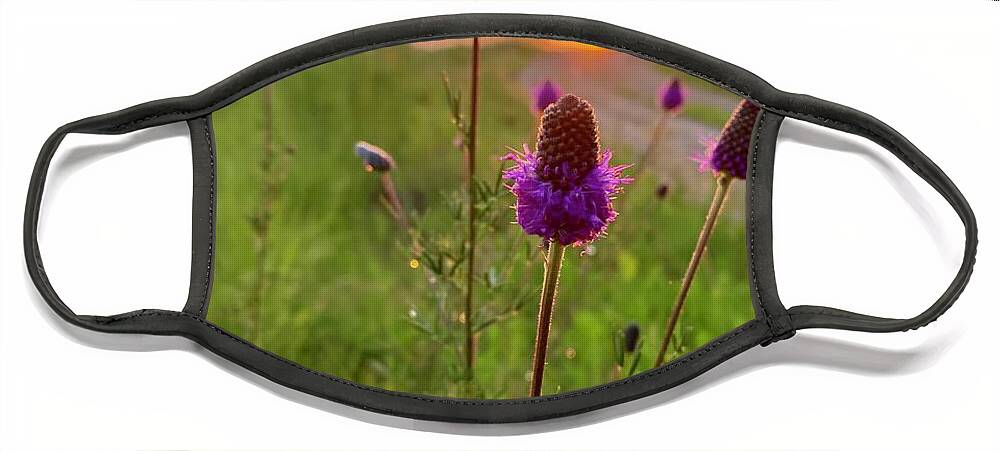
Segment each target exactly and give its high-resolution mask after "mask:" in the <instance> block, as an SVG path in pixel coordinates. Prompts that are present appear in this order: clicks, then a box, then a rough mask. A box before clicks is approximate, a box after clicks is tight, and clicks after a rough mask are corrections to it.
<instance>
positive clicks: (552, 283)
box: [531, 241, 566, 396]
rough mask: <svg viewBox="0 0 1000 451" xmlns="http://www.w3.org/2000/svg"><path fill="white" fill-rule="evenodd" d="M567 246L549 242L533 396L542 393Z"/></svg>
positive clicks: (533, 364) (536, 339) (540, 309)
mask: <svg viewBox="0 0 1000 451" xmlns="http://www.w3.org/2000/svg"><path fill="white" fill-rule="evenodd" d="M565 250H566V248H565V247H563V245H561V244H559V243H558V242H555V241H553V242H552V243H550V244H549V256H548V259H547V260H548V261H547V262H546V264H545V278H544V281H543V282H542V300H541V302H540V304H539V306H538V325H537V327H536V331H535V354H534V356H533V357H532V362H531V396H541V394H542V374H543V373H544V372H545V353H546V351H548V347H549V329H550V328H551V326H552V309H553V307H554V306H555V303H556V287H557V286H558V285H559V271H560V270H561V269H562V261H563V255H564V254H565Z"/></svg>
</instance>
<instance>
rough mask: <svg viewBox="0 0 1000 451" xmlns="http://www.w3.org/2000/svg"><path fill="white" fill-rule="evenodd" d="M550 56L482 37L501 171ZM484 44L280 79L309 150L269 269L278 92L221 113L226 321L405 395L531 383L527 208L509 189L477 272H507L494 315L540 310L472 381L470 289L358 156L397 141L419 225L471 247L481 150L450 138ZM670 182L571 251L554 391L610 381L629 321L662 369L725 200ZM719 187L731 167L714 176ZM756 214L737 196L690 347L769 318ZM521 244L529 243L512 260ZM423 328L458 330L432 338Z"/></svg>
mask: <svg viewBox="0 0 1000 451" xmlns="http://www.w3.org/2000/svg"><path fill="white" fill-rule="evenodd" d="M542 51H543V50H540V49H537V48H534V47H530V46H525V45H523V44H520V43H517V42H514V41H512V42H510V43H508V44H503V43H494V44H492V45H489V46H486V47H484V48H483V54H482V61H483V67H482V72H481V82H480V83H481V93H480V105H481V106H480V117H479V120H480V123H479V126H480V128H479V133H478V139H479V144H478V154H479V155H478V158H477V172H478V175H479V176H480V178H482V179H484V180H488V181H492V180H493V179H494V177H495V176H496V174H497V173H498V171H499V170H500V169H501V168H502V167H504V166H505V165H509V163H504V162H501V161H499V159H498V157H500V156H501V155H503V154H504V153H506V150H505V148H506V147H508V146H510V147H515V148H519V147H520V145H521V144H522V143H531V142H533V137H534V134H535V126H536V125H535V121H536V118H535V116H534V113H532V111H531V110H530V99H529V98H528V96H527V93H526V89H524V88H523V87H521V86H520V85H519V83H518V82H517V79H518V78H517V77H518V74H519V71H520V70H521V68H523V67H524V66H525V65H526V64H527V62H528V61H530V59H531V58H534V57H537V56H538V55H539V52H542ZM469 53H470V52H469V49H468V47H467V46H456V47H445V48H441V49H434V50H427V49H415V48H412V47H410V46H398V47H392V48H389V49H383V50H378V51H372V52H367V53H363V54H360V55H356V56H353V57H349V58H346V59H343V60H339V61H335V62H332V63H328V64H325V65H322V66H319V67H316V68H313V69H310V70H307V71H304V72H302V73H300V74H297V75H294V76H291V77H288V78H285V79H283V80H281V81H279V82H277V83H276V84H275V85H274V87H273V111H274V115H273V124H274V127H273V134H274V138H273V139H274V142H275V143H276V144H277V145H278V146H279V147H281V146H284V145H291V146H294V147H295V153H294V154H293V155H292V156H291V157H290V158H289V159H288V161H287V163H286V165H287V167H286V170H287V178H286V179H284V180H283V181H282V182H281V183H280V191H279V192H278V194H277V199H276V202H275V203H274V205H273V206H272V216H271V217H270V219H269V227H270V233H269V234H268V236H267V239H266V241H265V242H263V243H262V245H263V246H264V247H265V248H266V254H265V255H266V258H265V259H264V261H262V262H260V263H261V266H258V258H257V253H256V250H255V234H254V231H253V229H252V228H251V223H250V218H252V217H253V216H254V215H255V214H256V212H257V211H258V210H259V209H260V199H261V189H262V188H261V187H262V186H263V185H264V177H265V171H264V170H262V168H261V155H262V154H263V150H262V144H261V142H262V141H261V134H262V126H263V124H264V120H263V117H262V105H261V93H260V92H257V93H255V94H252V95H250V96H248V97H246V98H244V99H242V100H239V101H238V102H236V103H234V104H232V105H231V106H228V107H226V108H224V109H222V110H220V111H218V112H216V113H215V114H214V115H213V121H214V126H215V134H216V140H217V152H218V158H217V184H218V190H217V191H218V200H217V202H218V207H217V215H218V216H217V237H216V243H217V250H216V254H215V282H214V287H213V291H212V296H211V301H210V304H209V312H208V319H209V320H210V321H212V322H213V323H215V324H218V325H219V326H220V327H222V328H224V329H226V330H228V331H230V332H232V333H234V334H236V335H239V336H243V337H244V338H247V339H248V340H250V341H252V342H253V343H254V344H256V345H257V346H259V347H261V348H263V349H266V350H268V351H270V352H273V353H275V354H277V355H279V356H281V357H284V358H287V359H289V360H292V361H295V362H298V363H299V364H302V365H304V366H306V367H308V368H311V369H314V370H318V371H322V372H325V373H329V374H332V375H335V376H339V377H343V378H347V379H351V380H354V381H357V382H361V383H365V384H370V385H375V386H378V387H382V388H386V389H390V390H399V391H405V392H414V393H423V394H432V395H442V396H463V397H484V398H512V397H521V396H525V395H526V394H527V391H528V379H527V372H528V370H529V368H530V361H531V353H532V345H533V340H534V333H535V315H536V313H537V308H538V307H537V303H538V299H537V298H538V292H539V288H540V285H541V276H542V269H541V264H540V262H539V260H538V258H537V247H538V244H539V241H538V239H537V237H525V236H523V233H522V232H521V230H520V229H519V228H518V227H517V226H516V225H510V224H509V223H510V222H511V221H513V219H514V217H513V211H512V210H510V209H509V208H506V205H509V204H512V203H513V197H512V196H511V195H510V194H509V193H506V191H503V194H502V195H501V196H500V197H499V198H498V202H501V203H503V204H504V206H503V207H502V208H498V209H497V211H498V212H499V215H500V217H499V220H498V221H496V224H495V230H493V231H491V232H490V233H489V234H488V235H486V236H484V237H483V239H482V240H481V241H480V244H479V247H478V254H479V257H478V260H477V268H476V269H477V272H478V273H481V274H489V273H491V272H492V273H493V274H494V276H496V277H497V278H498V279H500V280H497V282H498V285H499V287H496V288H490V289H488V288H486V287H477V290H476V291H475V295H476V303H477V307H478V308H481V309H482V310H481V311H480V312H478V313H477V314H481V316H482V317H483V318H485V317H488V316H490V315H495V314H497V313H498V312H502V311H503V310H504V309H505V308H509V307H510V306H511V304H512V303H514V302H515V298H524V304H523V307H522V308H521V310H520V311H519V312H518V313H517V314H516V315H511V316H509V317H508V318H506V319H504V320H503V321H499V322H497V323H496V324H494V325H492V326H490V327H487V328H486V329H484V330H483V331H482V333H481V334H480V336H479V339H478V347H477V353H476V360H477V362H476V367H475V372H474V377H473V382H471V383H467V382H463V381H462V377H461V374H460V373H461V353H460V349H458V347H457V346H456V344H457V343H460V342H461V335H460V331H461V325H460V323H459V322H458V319H457V314H458V312H460V311H461V309H462V305H463V304H462V302H463V301H462V296H461V295H460V293H458V292H457V291H456V290H454V289H452V290H450V291H449V290H446V289H440V287H437V286H436V285H434V284H432V283H429V281H428V280H429V272H428V271H427V269H426V265H422V266H421V267H420V268H418V269H411V267H410V265H409V261H410V259H411V258H412V256H411V255H410V254H409V253H408V251H407V243H409V238H408V235H407V233H405V232H404V231H402V230H401V228H400V227H399V226H398V225H397V224H396V222H395V221H394V220H393V218H392V217H391V216H390V215H389V214H388V213H387V212H386V210H385V209H384V208H383V206H382V204H381V202H380V199H379V193H380V185H379V183H378V179H377V175H375V174H369V173H366V172H365V171H364V170H363V168H362V165H361V162H360V160H359V159H358V157H357V156H355V155H354V153H353V144H354V143H355V142H356V141H359V140H366V141H369V142H372V143H375V144H377V145H379V146H381V147H383V148H385V149H387V150H388V151H389V152H391V153H392V154H393V156H394V157H395V159H396V161H397V163H398V168H397V169H396V170H395V171H394V172H393V177H394V180H395V183H396V185H397V188H398V190H399V192H400V196H401V198H402V201H403V203H404V205H405V206H406V207H407V208H408V209H410V210H411V211H413V212H414V213H413V214H414V220H415V221H416V223H417V224H419V226H420V227H421V228H423V229H425V230H426V231H429V232H432V233H433V234H435V236H438V237H440V238H441V239H442V240H445V241H447V240H448V239H451V238H449V237H454V238H453V240H457V241H460V240H461V239H462V238H463V237H464V230H465V223H464V222H462V221H456V220H455V218H454V217H453V216H452V215H451V214H450V213H449V212H448V209H447V208H445V204H446V200H447V199H448V198H449V197H451V196H457V195H458V194H460V193H461V192H462V191H461V190H462V189H463V186H464V185H463V177H464V173H463V155H462V152H461V151H460V150H458V149H456V148H455V147H453V145H452V144H451V143H452V140H453V138H454V137H455V135H456V129H455V127H454V125H453V124H452V123H451V121H450V115H449V111H448V107H447V102H446V96H445V93H444V92H445V91H444V88H443V86H442V81H441V73H442V71H446V72H448V73H449V75H450V77H451V79H452V82H453V84H454V86H456V87H457V88H460V89H462V90H463V91H466V93H467V89H466V88H467V86H468V84H469V83H468V82H469V74H468V72H469ZM636 64H648V63H645V62H642V61H640V60H636ZM663 70H664V71H666V72H669V69H663ZM670 73H671V74H673V73H672V72H670ZM685 80H687V79H685ZM687 81H689V80H687ZM690 85H694V88H695V89H706V87H708V88H710V89H716V88H714V87H711V86H710V85H700V84H698V83H693V82H692V83H689V86H690ZM650 95H655V94H650ZM463 101H464V99H463ZM595 107H596V108H599V107H600V106H599V105H595ZM686 111H689V112H690V113H689V114H690V116H689V117H691V118H692V119H694V120H697V121H701V122H704V123H705V124H709V125H712V126H715V127H721V125H722V123H723V122H724V121H725V118H726V117H728V111H725V110H719V109H718V108H717V107H714V106H713V105H698V104H694V105H688V106H687V108H686ZM604 144H605V145H607V146H610V147H613V148H614V149H615V150H616V153H615V162H617V163H622V162H629V161H630V160H631V159H632V158H633V155H632V154H633V153H634V149H635V148H636V147H641V146H640V145H637V144H634V143H626V142H617V143H616V142H609V141H608V140H605V141H604ZM691 166H692V170H694V169H695V166H696V165H695V164H693V163H692V165H691ZM657 183H658V182H657V180H656V179H655V177H654V176H653V175H651V174H649V175H645V176H643V177H641V178H640V179H639V180H637V181H636V182H635V183H634V184H633V185H630V186H628V187H626V193H625V194H624V195H623V196H622V198H621V199H620V200H619V201H618V203H617V204H616V206H617V207H618V210H619V212H620V213H621V216H620V217H619V220H618V221H617V222H615V223H614V224H613V225H612V226H611V227H610V229H609V236H608V237H606V238H604V239H601V240H599V241H598V242H596V243H595V249H596V252H595V253H594V255H589V256H582V255H580V252H579V249H571V250H569V251H568V252H567V257H566V261H565V265H564V269H563V273H562V279H561V284H560V290H559V298H558V301H557V304H556V311H555V317H554V321H553V329H552V334H553V335H552V337H551V341H550V344H549V359H548V366H547V369H546V376H545V384H544V393H546V394H552V393H557V392H565V391H568V390H573V389H580V388H586V387H590V386H594V385H599V384H602V383H606V382H609V381H610V380H612V377H613V375H614V373H613V367H614V362H615V357H614V355H613V350H614V338H613V337H614V336H615V333H616V332H617V331H618V330H620V329H621V328H622V327H624V326H625V325H627V324H628V323H631V322H635V323H637V324H639V325H640V326H641V328H642V347H641V352H642V357H641V358H640V363H639V365H638V369H639V370H640V371H643V370H647V369H649V368H650V366H651V365H652V361H653V359H654V357H655V354H656V351H657V349H658V346H659V343H660V342H661V341H662V334H663V328H664V323H665V320H666V317H667V314H668V312H669V310H670V308H671V306H672V303H673V300H674V297H675V295H676V291H677V288H678V286H679V285H680V279H681V277H682V275H683V273H684V269H685V267H686V266H687V264H688V259H689V257H690V255H691V251H692V249H693V247H694V244H695V241H696V240H697V236H698V231H699V229H700V227H701V225H702V222H703V220H704V215H705V212H706V210H707V205H708V201H709V200H710V199H708V198H707V197H706V198H705V199H704V200H703V201H697V202H696V201H692V200H691V199H689V197H691V196H686V195H685V191H686V190H687V189H688V188H689V187H684V186H671V192H670V195H669V196H667V197H666V198H665V199H659V198H657V197H656V196H655V188H656V185H657ZM704 183H705V184H706V185H711V184H712V183H714V180H713V179H712V178H711V177H709V176H708V175H706V176H705V177H704ZM737 183H742V182H737ZM737 192H742V190H739V191H737ZM741 210H742V199H741V198H739V197H737V196H732V198H730V199H729V202H728V203H727V205H726V211H724V213H723V217H722V219H721V222H720V223H719V226H718V227H717V229H716V231H715V234H714V235H713V237H712V241H711V243H710V247H709V251H708V254H707V255H706V258H705V259H704V260H703V262H702V265H701V268H700V270H699V273H698V277H697V278H696V279H695V283H694V284H693V286H692V288H691V292H690V295H689V298H688V303H687V304H686V306H685V310H684V314H683V316H682V318H681V323H680V327H679V328H678V330H679V333H680V344H681V345H682V347H681V348H680V349H678V350H677V351H676V352H672V353H671V356H672V357H676V356H677V355H679V354H682V353H684V352H686V351H690V350H692V349H694V348H696V347H698V346H701V345H703V344H705V343H706V342H708V341H710V340H712V339H714V338H716V337H717V336H719V335H720V334H723V333H725V332H727V331H729V330H731V329H733V328H735V327H738V326H739V325H741V324H743V323H744V322H746V321H748V320H750V319H751V318H752V316H753V308H752V306H751V303H750V293H749V283H748V280H747V264H746V251H745V247H746V246H745V241H744V230H743V223H742V215H741V214H738V211H741ZM451 244H455V243H451ZM509 249H514V250H515V253H514V254H513V255H515V257H507V255H508V254H506V251H507V250H509ZM529 256H530V258H529ZM261 268H263V270H261ZM464 271H465V269H464V267H463V268H461V270H460V271H459V273H464ZM503 276H506V277H503ZM262 277H263V278H266V280H267V283H266V284H265V285H264V287H265V288H264V289H263V291H262V296H261V301H260V302H261V303H260V306H259V313H253V312H251V311H250V308H251V307H253V306H251V305H249V304H248V299H249V298H250V297H251V293H252V292H253V289H254V288H253V287H254V286H255V284H256V282H257V279H259V278H262ZM484 277H486V276H485V275H484ZM458 281H459V282H463V281H464V278H461V277H460V278H459V279H458ZM442 292H443V293H444V294H443V295H441V293H442ZM442 297H443V298H444V299H443V300H442V299H441V298H442ZM253 322H255V324H252V323H253ZM417 323H420V324H424V325H428V324H431V325H432V326H433V328H434V329H435V330H437V331H439V332H440V331H443V332H441V333H440V334H437V335H435V334H430V333H428V332H427V331H425V330H423V329H421V327H418V326H417V325H416V324H417ZM252 331H256V332H252Z"/></svg>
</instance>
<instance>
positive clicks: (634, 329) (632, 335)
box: [622, 323, 641, 352]
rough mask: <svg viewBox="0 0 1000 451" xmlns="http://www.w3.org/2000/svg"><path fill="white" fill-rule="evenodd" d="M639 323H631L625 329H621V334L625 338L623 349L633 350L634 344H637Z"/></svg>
mask: <svg viewBox="0 0 1000 451" xmlns="http://www.w3.org/2000/svg"><path fill="white" fill-rule="evenodd" d="M640 332H641V331H640V329H639V325H638V324H636V323H631V324H629V325H628V327H626V328H625V330H623V331H622V335H623V336H624V338H625V340H624V342H625V351H626V352H635V348H636V346H638V345H639V335H640Z"/></svg>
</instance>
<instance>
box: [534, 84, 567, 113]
mask: <svg viewBox="0 0 1000 451" xmlns="http://www.w3.org/2000/svg"><path fill="white" fill-rule="evenodd" d="M531 91H532V98H534V100H535V104H534V105H533V106H534V107H535V111H536V112H538V113H541V112H543V111H545V108H546V107H548V106H549V105H552V104H553V103H556V101H558V100H559V98H560V97H562V89H559V86H558V85H556V84H555V83H552V81H551V80H545V83H540V84H538V85H536V86H535V87H534V88H533V89H532V90H531Z"/></svg>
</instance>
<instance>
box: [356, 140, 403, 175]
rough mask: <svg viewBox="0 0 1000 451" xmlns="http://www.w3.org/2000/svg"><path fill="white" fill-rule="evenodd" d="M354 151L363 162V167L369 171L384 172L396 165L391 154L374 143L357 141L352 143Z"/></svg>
mask: <svg viewBox="0 0 1000 451" xmlns="http://www.w3.org/2000/svg"><path fill="white" fill-rule="evenodd" d="M354 153H356V154H358V156H359V157H361V161H363V162H364V163H365V169H366V170H368V171H369V172H371V171H375V172H386V171H391V170H392V169H393V168H395V167H396V161H395V160H393V159H392V155H389V152H386V151H385V150H382V148H381V147H379V146H376V145H374V144H371V143H367V142H364V141H358V143H357V144H355V145H354Z"/></svg>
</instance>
